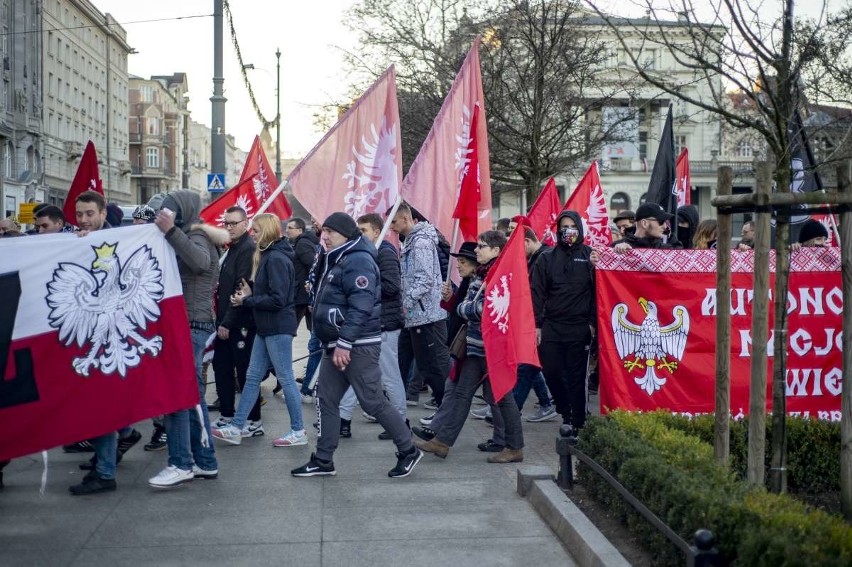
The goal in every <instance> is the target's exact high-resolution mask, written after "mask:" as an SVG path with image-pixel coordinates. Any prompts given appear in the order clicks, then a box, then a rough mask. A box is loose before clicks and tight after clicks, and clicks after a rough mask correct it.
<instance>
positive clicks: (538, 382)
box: [512, 364, 550, 410]
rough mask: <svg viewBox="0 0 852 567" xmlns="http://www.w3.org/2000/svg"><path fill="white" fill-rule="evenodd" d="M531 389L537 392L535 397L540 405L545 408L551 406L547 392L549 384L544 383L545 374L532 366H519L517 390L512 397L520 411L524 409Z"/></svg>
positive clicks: (513, 391)
mask: <svg viewBox="0 0 852 567" xmlns="http://www.w3.org/2000/svg"><path fill="white" fill-rule="evenodd" d="M530 389H532V390H534V391H535V395H536V397H537V398H538V405H540V406H541V407H543V408H546V407H547V406H549V405H550V394H549V393H548V391H547V384H546V383H545V382H544V374H543V373H542V372H541V370H539V369H538V368H536V367H535V366H532V365H530V364H519V365H518V383H517V384H515V389H514V390H512V395H513V396H514V397H515V402H517V404H518V409H519V410H523V409H524V404H525V403H526V402H527V397H528V396H529V395H530Z"/></svg>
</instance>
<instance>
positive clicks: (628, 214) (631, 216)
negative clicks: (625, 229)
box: [612, 210, 636, 222]
mask: <svg viewBox="0 0 852 567" xmlns="http://www.w3.org/2000/svg"><path fill="white" fill-rule="evenodd" d="M620 220H629V221H633V220H636V213H634V212H633V211H630V210H625V211H619V212H618V214H617V215H615V218H614V219H612V222H618V221H620Z"/></svg>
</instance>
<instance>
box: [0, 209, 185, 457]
mask: <svg viewBox="0 0 852 567" xmlns="http://www.w3.org/2000/svg"><path fill="white" fill-rule="evenodd" d="M0 296H2V297H3V301H2V302H0V370H2V376H0V378H2V379H0V428H2V429H3V431H4V435H3V436H2V437H0V461H2V460H5V459H11V458H14V457H19V456H21V455H27V454H30V453H34V452H38V451H41V450H45V449H49V448H51V447H56V446H58V445H63V444H67V443H74V442H76V441H80V440H81V439H89V438H91V437H95V436H98V435H102V434H104V433H107V432H109V431H115V430H116V429H119V428H121V427H124V426H126V425H127V424H130V423H135V422H137V421H140V420H143V419H146V418H149V417H152V416H155V415H161V414H167V413H170V412H173V411H177V410H181V409H186V408H191V407H193V406H194V405H196V404H197V403H198V383H197V381H196V378H195V364H194V362H193V357H192V344H191V341H190V334H189V322H188V320H187V313H186V306H185V304H184V301H183V295H182V287H181V281H180V274H179V273H178V267H177V261H176V259H175V254H174V251H173V250H172V248H171V246H170V245H169V244H168V243H167V242H166V240H165V238H164V237H163V234H162V233H161V232H160V231H159V230H158V229H157V227H155V226H153V225H140V226H133V227H125V228H116V229H112V230H103V231H96V232H92V233H91V234H89V235H87V236H85V237H83V238H78V237H77V236H75V235H71V234H47V235H44V236H40V237H38V238H5V239H0Z"/></svg>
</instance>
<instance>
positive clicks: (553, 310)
mask: <svg viewBox="0 0 852 567" xmlns="http://www.w3.org/2000/svg"><path fill="white" fill-rule="evenodd" d="M565 217H568V218H570V219H572V220H573V221H574V224H575V225H576V226H577V230H578V231H579V233H580V234H579V235H578V237H577V240H576V241H575V242H574V244H570V245H569V244H565V243H563V242H562V241H561V240H560V241H559V242H558V243H557V244H556V246H554V247H553V248H548V249H546V250H545V251H544V252H542V253H541V255H540V256H539V257H538V260H536V262H535V264H534V265H533V273H532V283H531V286H530V287H531V291H532V300H533V312H534V314H535V326H536V328H537V329H541V340H542V341H552V342H569V341H588V340H589V338H590V330H589V326H590V325H591V326H592V327H597V321H596V308H595V270H594V267H593V266H592V263H591V260H590V257H591V253H592V249H591V248H590V247H588V246H586V245H585V244H583V236H584V235H583V223H582V221H581V219H580V215H579V214H577V213H576V212H574V211H563V212H562V213H561V214H560V215H559V218H558V219H557V220H556V226H559V223H560V222H561V220H562V219H563V218H565Z"/></svg>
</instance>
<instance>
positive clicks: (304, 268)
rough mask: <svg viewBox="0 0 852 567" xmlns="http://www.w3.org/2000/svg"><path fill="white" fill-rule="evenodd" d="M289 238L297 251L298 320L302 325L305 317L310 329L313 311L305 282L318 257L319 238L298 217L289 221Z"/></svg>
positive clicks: (295, 261) (294, 264) (295, 262)
mask: <svg viewBox="0 0 852 567" xmlns="http://www.w3.org/2000/svg"><path fill="white" fill-rule="evenodd" d="M287 238H288V240H290V244H291V245H292V246H293V250H294V251H295V252H296V259H295V260H294V261H293V268H294V269H295V270H296V279H295V281H296V320H297V321H298V324H300V325H301V324H302V319H305V324H306V325H307V326H308V331H310V330H311V313H310V311H309V310H308V306H309V305H310V297H309V296H308V290H307V288H306V287H305V282H307V281H308V274H310V272H311V266H313V265H314V260H315V259H316V255H317V244H319V238H318V237H317V235H316V234H315V233H314V231H313V230H307V229H306V225H305V221H303V220H302V219H300V218H296V217H293V218H292V219H290V220H288V221H287Z"/></svg>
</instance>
